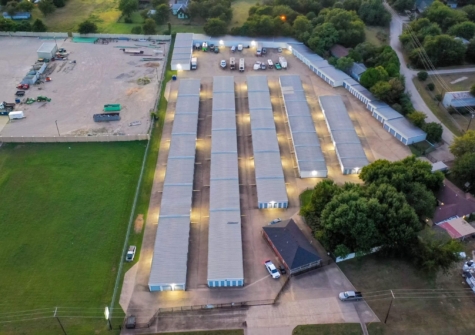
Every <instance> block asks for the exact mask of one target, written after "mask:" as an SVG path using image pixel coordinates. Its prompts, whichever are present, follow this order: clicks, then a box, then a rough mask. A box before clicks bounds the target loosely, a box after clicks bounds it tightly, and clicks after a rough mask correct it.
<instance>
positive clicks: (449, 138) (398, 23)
mask: <svg viewBox="0 0 475 335" xmlns="http://www.w3.org/2000/svg"><path fill="white" fill-rule="evenodd" d="M384 6H385V7H386V9H387V10H388V11H389V12H390V13H391V17H392V18H391V24H390V46H391V47H392V48H393V50H394V51H395V52H396V54H397V56H398V58H399V63H401V74H402V75H404V76H405V77H406V90H407V91H409V93H411V100H412V103H413V105H414V108H415V109H416V110H418V111H421V112H424V113H425V114H426V115H427V119H426V122H437V123H440V124H441V125H442V128H443V129H444V133H443V134H442V139H443V140H444V141H445V142H447V143H448V144H450V143H452V142H453V140H454V137H455V135H454V134H453V133H452V132H451V131H450V130H449V128H447V127H446V126H445V125H444V124H443V123H441V122H440V121H439V119H438V118H437V117H436V116H435V115H434V113H432V111H431V110H430V108H429V107H427V105H426V103H425V102H424V100H423V99H422V97H421V95H420V94H419V92H418V91H417V88H416V86H415V85H414V83H413V82H412V78H413V77H414V75H415V74H416V71H413V70H410V69H408V68H407V64H406V61H405V59H404V55H403V54H402V49H401V43H400V41H399V35H401V34H402V20H401V18H400V17H399V15H398V14H397V13H396V12H395V11H394V10H393V9H392V8H391V7H390V6H389V5H388V4H387V3H386V2H384ZM438 73H440V72H439V71H438Z"/></svg>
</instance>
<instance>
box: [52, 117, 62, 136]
mask: <svg viewBox="0 0 475 335" xmlns="http://www.w3.org/2000/svg"><path fill="white" fill-rule="evenodd" d="M54 123H56V130H57V131H58V136H61V134H60V133H59V128H58V120H54Z"/></svg>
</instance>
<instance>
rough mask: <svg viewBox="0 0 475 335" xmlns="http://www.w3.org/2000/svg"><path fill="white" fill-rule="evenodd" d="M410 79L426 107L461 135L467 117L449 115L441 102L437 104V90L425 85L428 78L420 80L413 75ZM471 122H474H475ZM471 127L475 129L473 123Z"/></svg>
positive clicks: (456, 133)
mask: <svg viewBox="0 0 475 335" xmlns="http://www.w3.org/2000/svg"><path fill="white" fill-rule="evenodd" d="M412 81H413V82H414V85H415V86H416V88H417V91H418V92H419V94H420V95H421V97H422V99H424V102H425V103H426V105H427V107H429V109H430V110H431V111H432V113H434V115H435V116H437V118H438V119H439V121H440V122H442V123H443V124H444V125H445V126H446V127H447V128H449V129H450V130H451V131H452V132H453V133H454V134H455V135H456V136H461V135H462V131H461V129H465V128H466V127H467V124H468V123H467V122H468V119H467V120H465V117H462V116H460V115H457V116H456V115H450V114H449V113H448V112H447V110H446V109H445V108H444V107H443V106H442V104H441V103H440V104H439V103H438V101H436V100H435V94H436V93H437V90H434V91H433V92H431V91H429V90H428V89H427V88H426V85H427V84H428V83H429V82H430V81H429V80H426V81H425V82H421V81H420V80H419V79H417V77H415V78H414V79H413V80H412ZM439 92H440V91H439ZM457 117H458V119H457ZM472 123H474V124H475V122H472ZM464 125H465V128H464ZM472 129H475V125H473V128H472Z"/></svg>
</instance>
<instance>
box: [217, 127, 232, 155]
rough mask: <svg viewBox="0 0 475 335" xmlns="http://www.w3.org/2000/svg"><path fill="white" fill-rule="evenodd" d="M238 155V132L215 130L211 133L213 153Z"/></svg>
mask: <svg viewBox="0 0 475 335" xmlns="http://www.w3.org/2000/svg"><path fill="white" fill-rule="evenodd" d="M226 152H227V153H230V152H234V153H236V154H237V138H236V130H232V129H230V130H213V131H212V133H211V153H213V154H214V153H226Z"/></svg>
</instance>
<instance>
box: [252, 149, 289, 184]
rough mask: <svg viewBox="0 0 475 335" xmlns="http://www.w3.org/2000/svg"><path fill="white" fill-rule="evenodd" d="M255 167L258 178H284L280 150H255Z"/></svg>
mask: <svg viewBox="0 0 475 335" xmlns="http://www.w3.org/2000/svg"><path fill="white" fill-rule="evenodd" d="M254 168H255V170H256V179H259V178H281V179H284V172H283V171H282V161H281V159H280V153H279V152H254Z"/></svg>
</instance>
